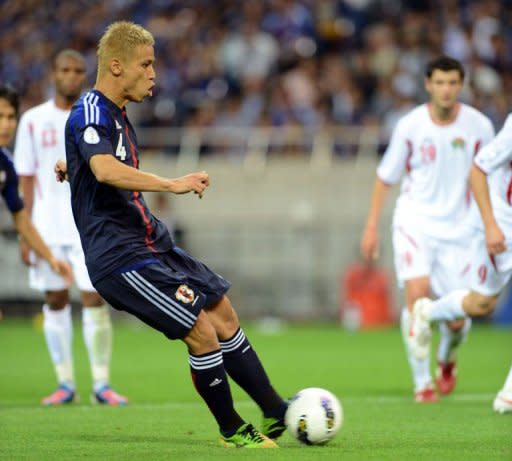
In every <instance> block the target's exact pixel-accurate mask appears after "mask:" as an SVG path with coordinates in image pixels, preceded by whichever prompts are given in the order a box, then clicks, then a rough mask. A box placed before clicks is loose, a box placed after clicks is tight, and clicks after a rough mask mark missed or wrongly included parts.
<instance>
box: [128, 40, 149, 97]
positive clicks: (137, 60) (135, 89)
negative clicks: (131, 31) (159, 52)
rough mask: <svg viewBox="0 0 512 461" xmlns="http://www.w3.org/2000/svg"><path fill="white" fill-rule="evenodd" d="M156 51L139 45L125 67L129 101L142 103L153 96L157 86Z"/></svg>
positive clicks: (147, 46)
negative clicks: (154, 88) (154, 65)
mask: <svg viewBox="0 0 512 461" xmlns="http://www.w3.org/2000/svg"><path fill="white" fill-rule="evenodd" d="M154 62H155V51H154V49H153V47H152V46H149V45H139V46H138V47H137V48H136V49H135V51H134V53H133V56H132V58H131V60H130V61H129V62H127V63H126V64H125V65H124V66H123V86H124V93H125V94H124V96H125V98H126V99H127V100H129V101H134V102H141V101H142V100H143V99H144V98H146V97H147V96H152V95H153V87H154V86H155V69H154V67H153V63H154Z"/></svg>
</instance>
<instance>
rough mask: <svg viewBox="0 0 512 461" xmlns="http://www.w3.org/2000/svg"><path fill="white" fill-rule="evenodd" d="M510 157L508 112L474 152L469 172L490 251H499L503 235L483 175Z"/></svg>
mask: <svg viewBox="0 0 512 461" xmlns="http://www.w3.org/2000/svg"><path fill="white" fill-rule="evenodd" d="M511 160H512V115H509V116H508V117H507V120H506V121H505V124H504V125H503V128H502V129H501V130H500V132H499V133H498V134H497V135H496V137H495V138H494V139H493V140H492V141H491V142H490V143H488V144H487V145H485V146H484V147H483V148H482V149H481V150H480V152H478V154H477V156H476V157H475V160H474V163H473V166H472V168H471V173H470V184H471V190H472V191H473V195H474V197H475V201H476V203H477V205H478V209H479V211H480V215H481V217H482V222H483V224H484V227H485V243H486V247H487V251H488V252H489V253H490V254H497V253H502V252H503V251H505V250H506V245H505V235H504V233H503V231H502V230H501V228H500V227H499V225H498V223H497V221H496V218H495V216H494V212H493V209H492V203H491V199H490V194H489V185H488V181H487V177H488V175H489V174H490V173H492V172H494V171H496V170H497V169H498V168H500V167H501V166H503V165H505V164H507V163H510V161H511Z"/></svg>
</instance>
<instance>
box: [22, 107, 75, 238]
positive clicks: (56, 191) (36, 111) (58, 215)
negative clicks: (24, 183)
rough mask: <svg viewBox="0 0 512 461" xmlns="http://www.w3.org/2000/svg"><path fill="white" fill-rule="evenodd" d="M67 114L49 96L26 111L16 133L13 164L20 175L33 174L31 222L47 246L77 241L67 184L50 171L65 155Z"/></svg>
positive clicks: (67, 112)
mask: <svg viewBox="0 0 512 461" xmlns="http://www.w3.org/2000/svg"><path fill="white" fill-rule="evenodd" d="M68 116H69V111H65V110H62V109H59V108H58V107H57V106H56V105H55V102H54V101H53V99H52V100H50V101H47V102H45V103H44V104H40V105H39V106H36V107H33V108H32V109H30V110H28V111H27V112H25V114H23V116H22V117H21V119H20V123H19V126H18V131H17V133H16V146H15V149H14V165H15V167H16V171H17V173H18V174H19V175H21V176H35V188H34V204H33V208H32V221H33V222H34V225H35V226H36V228H37V230H38V231H39V233H40V234H41V236H42V237H43V239H44V241H45V242H46V243H47V244H48V245H53V244H60V245H66V244H71V245H73V244H78V245H79V244H80V237H79V235H78V231H77V229H76V225H75V221H74V219H73V214H72V211H71V192H70V188H69V184H68V183H67V182H65V183H58V182H57V181H56V179H55V174H54V172H53V168H54V165H55V163H56V162H57V160H59V159H65V158H66V148H65V141H64V129H65V126H66V121H67V119H68Z"/></svg>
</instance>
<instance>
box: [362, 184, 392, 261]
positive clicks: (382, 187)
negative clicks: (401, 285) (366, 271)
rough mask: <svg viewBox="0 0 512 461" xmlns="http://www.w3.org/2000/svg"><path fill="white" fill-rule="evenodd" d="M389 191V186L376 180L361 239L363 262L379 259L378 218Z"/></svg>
mask: <svg viewBox="0 0 512 461" xmlns="http://www.w3.org/2000/svg"><path fill="white" fill-rule="evenodd" d="M390 189H391V186H390V185H389V184H386V183H385V182H384V181H382V180H381V179H380V178H378V177H377V178H376V180H375V183H374V185H373V192H372V197H371V201H370V210H369V212H368V218H367V220H366V226H365V228H364V230H363V235H362V237H361V255H362V256H363V258H364V259H365V261H372V260H376V259H377V258H378V257H379V218H380V213H381V210H382V207H383V205H384V203H385V200H386V197H387V196H388V193H389V190H390Z"/></svg>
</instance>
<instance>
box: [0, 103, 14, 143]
mask: <svg viewBox="0 0 512 461" xmlns="http://www.w3.org/2000/svg"><path fill="white" fill-rule="evenodd" d="M16 124H17V119H16V111H15V110H14V107H13V106H11V104H10V103H9V101H7V99H3V98H2V99H0V146H1V147H3V146H7V145H9V144H10V143H11V141H12V138H13V136H14V132H15V131H16Z"/></svg>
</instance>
